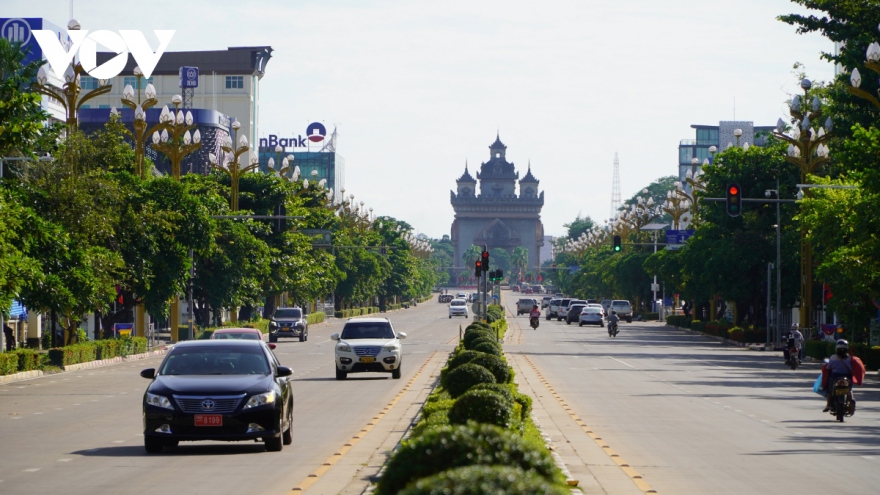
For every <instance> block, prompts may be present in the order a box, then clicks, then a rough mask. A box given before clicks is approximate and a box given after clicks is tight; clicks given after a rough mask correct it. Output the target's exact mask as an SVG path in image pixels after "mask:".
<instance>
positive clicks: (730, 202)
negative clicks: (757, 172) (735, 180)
mask: <svg viewBox="0 0 880 495" xmlns="http://www.w3.org/2000/svg"><path fill="white" fill-rule="evenodd" d="M740 213H742V189H741V188H740V187H739V184H728V185H727V214H728V215H730V216H732V217H738V216H739V214H740Z"/></svg>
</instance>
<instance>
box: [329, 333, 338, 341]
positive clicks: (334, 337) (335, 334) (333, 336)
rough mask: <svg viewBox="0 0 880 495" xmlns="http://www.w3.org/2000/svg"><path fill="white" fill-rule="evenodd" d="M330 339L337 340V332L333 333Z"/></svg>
mask: <svg viewBox="0 0 880 495" xmlns="http://www.w3.org/2000/svg"><path fill="white" fill-rule="evenodd" d="M330 340H339V334H338V333H334V334H333V335H331V336H330Z"/></svg>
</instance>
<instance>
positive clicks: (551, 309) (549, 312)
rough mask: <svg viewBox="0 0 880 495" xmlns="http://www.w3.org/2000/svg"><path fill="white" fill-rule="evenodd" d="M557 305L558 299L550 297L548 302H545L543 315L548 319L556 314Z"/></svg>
mask: <svg viewBox="0 0 880 495" xmlns="http://www.w3.org/2000/svg"><path fill="white" fill-rule="evenodd" d="M558 307H559V299H557V298H555V297H554V298H553V299H550V302H548V303H547V308H546V309H545V310H544V317H546V318H547V319H548V320H549V319H550V318H553V317H555V316H556V309H557V308H558Z"/></svg>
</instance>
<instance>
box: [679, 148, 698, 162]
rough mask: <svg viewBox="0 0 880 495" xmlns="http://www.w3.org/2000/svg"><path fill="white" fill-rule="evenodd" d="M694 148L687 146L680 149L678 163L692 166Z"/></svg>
mask: <svg viewBox="0 0 880 495" xmlns="http://www.w3.org/2000/svg"><path fill="white" fill-rule="evenodd" d="M692 149H693V148H688V147H686V146H681V147H679V148H678V163H681V164H682V165H690V164H691V158H693V156H694V155H693V154H692V153H693V152H692V151H691V150H692Z"/></svg>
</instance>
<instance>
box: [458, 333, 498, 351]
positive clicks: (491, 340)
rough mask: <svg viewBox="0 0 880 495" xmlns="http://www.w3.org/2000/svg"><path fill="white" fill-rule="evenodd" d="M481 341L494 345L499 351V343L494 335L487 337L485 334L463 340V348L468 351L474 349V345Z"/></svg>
mask: <svg viewBox="0 0 880 495" xmlns="http://www.w3.org/2000/svg"><path fill="white" fill-rule="evenodd" d="M482 343H487V344H489V345H491V346H494V347H496V348H497V349H498V351H499V352H500V351H501V344H499V343H498V341H497V340H495V336H492V337H489V336H488V335H485V334H483V335H479V336H477V337H476V338H472V339H470V341H467V342H464V348H465V349H467V350H469V351H473V350H476V347H477V346H478V345H480V344H482Z"/></svg>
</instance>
